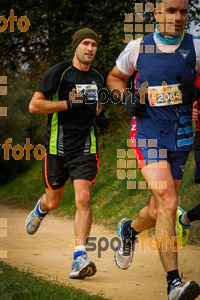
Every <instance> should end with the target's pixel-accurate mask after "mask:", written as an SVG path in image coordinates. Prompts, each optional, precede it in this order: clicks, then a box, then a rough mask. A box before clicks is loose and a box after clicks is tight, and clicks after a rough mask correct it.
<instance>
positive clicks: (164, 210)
mask: <svg viewBox="0 0 200 300" xmlns="http://www.w3.org/2000/svg"><path fill="white" fill-rule="evenodd" d="M176 211H177V195H176V191H175V189H173V188H171V189H170V188H169V189H168V190H162V191H160V193H159V197H157V213H158V214H166V215H168V216H169V217H171V216H174V215H176Z"/></svg>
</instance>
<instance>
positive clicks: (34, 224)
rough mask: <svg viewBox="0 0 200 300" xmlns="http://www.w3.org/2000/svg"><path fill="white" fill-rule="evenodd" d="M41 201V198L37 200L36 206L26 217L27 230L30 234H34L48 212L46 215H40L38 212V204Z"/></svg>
mask: <svg viewBox="0 0 200 300" xmlns="http://www.w3.org/2000/svg"><path fill="white" fill-rule="evenodd" d="M39 203H40V200H39V201H38V202H37V204H36V206H35V208H34V209H33V210H32V211H31V212H30V214H29V215H28V217H27V219H26V231H27V233H28V234H34V233H35V232H36V231H37V230H38V228H39V226H40V224H41V222H42V220H43V219H44V217H45V216H46V214H47V213H45V214H44V216H40V215H39V214H38V210H37V206H38V205H39Z"/></svg>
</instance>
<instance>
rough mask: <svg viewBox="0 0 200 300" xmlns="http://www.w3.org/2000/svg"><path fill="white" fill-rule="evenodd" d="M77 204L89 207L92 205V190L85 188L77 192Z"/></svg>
mask: <svg viewBox="0 0 200 300" xmlns="http://www.w3.org/2000/svg"><path fill="white" fill-rule="evenodd" d="M76 206H77V208H78V207H89V206H90V191H89V190H87V189H84V190H82V191H80V192H79V193H77V194H76Z"/></svg>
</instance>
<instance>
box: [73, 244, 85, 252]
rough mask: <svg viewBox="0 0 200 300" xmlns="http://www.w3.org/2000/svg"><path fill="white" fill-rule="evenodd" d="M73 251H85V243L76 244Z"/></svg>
mask: <svg viewBox="0 0 200 300" xmlns="http://www.w3.org/2000/svg"><path fill="white" fill-rule="evenodd" d="M74 251H75V252H76V251H85V252H86V246H85V245H78V246H75V249H74Z"/></svg>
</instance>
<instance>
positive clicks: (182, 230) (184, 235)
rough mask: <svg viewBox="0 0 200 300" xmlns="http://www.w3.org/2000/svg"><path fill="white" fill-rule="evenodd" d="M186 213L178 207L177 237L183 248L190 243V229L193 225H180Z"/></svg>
mask: <svg viewBox="0 0 200 300" xmlns="http://www.w3.org/2000/svg"><path fill="white" fill-rule="evenodd" d="M184 212H185V211H184V210H183V209H182V208H181V207H180V206H178V209H177V212H176V235H177V237H178V238H179V239H180V240H181V242H182V246H185V245H187V241H188V230H187V229H188V228H190V227H191V225H190V224H189V225H182V223H180V217H181V216H182V214H183V213H184Z"/></svg>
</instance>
